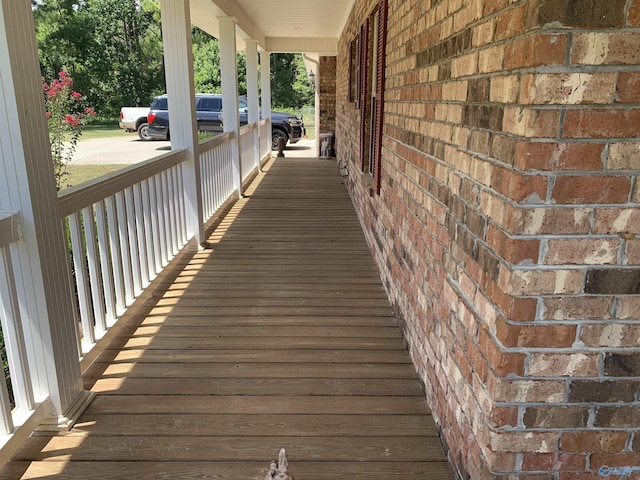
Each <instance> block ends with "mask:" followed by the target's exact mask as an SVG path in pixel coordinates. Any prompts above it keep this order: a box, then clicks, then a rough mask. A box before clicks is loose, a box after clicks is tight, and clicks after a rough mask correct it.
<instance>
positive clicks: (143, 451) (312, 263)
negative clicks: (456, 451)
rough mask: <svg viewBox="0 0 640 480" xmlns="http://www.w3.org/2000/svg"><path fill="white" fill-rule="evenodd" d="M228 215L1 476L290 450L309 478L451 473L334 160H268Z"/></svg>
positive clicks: (122, 472)
mask: <svg viewBox="0 0 640 480" xmlns="http://www.w3.org/2000/svg"><path fill="white" fill-rule="evenodd" d="M296 154H297V155H296ZM305 157H307V158H305ZM224 212H225V213H224V214H223V215H221V216H220V217H219V218H218V219H217V220H216V221H215V223H214V224H213V225H211V228H210V231H211V233H210V235H209V236H208V237H207V243H206V246H205V248H204V249H203V250H200V251H197V252H195V251H190V252H183V253H182V254H181V255H179V256H178V257H177V258H176V259H175V260H174V261H173V262H171V263H170V264H169V266H168V267H167V268H166V269H165V270H164V271H163V273H162V274H161V275H160V276H159V277H158V279H157V280H155V281H154V282H153V283H152V284H151V285H150V287H149V288H147V290H146V291H145V293H144V294H143V296H142V297H141V298H140V299H139V300H138V301H137V302H136V304H134V305H133V306H132V307H131V308H130V309H129V311H128V313H127V314H126V315H125V316H124V317H123V319H122V320H121V321H120V322H119V323H118V325H116V327H114V329H112V330H111V331H110V333H109V334H108V335H107V338H105V339H104V340H103V341H102V342H100V343H99V345H98V348H99V350H100V351H101V353H100V355H99V356H98V357H97V358H96V360H95V362H93V363H91V364H88V363H87V368H86V369H85V370H84V372H83V374H82V379H83V382H84V387H85V388H86V389H87V390H91V391H92V392H94V393H95V394H96V398H95V400H93V402H92V403H91V404H90V405H89V406H88V408H87V409H86V410H85V411H84V413H83V414H82V415H81V416H80V418H79V419H78V421H77V423H76V424H75V426H74V427H73V428H72V429H71V430H70V431H63V432H47V431H42V430H40V431H36V432H35V433H34V434H33V435H32V437H31V438H29V439H28V440H27V441H26V442H25V444H24V446H23V447H22V448H21V449H20V450H18V452H17V453H16V455H15V456H14V458H13V460H12V461H11V462H10V463H9V464H8V465H7V466H6V468H5V469H4V470H2V472H0V478H2V479H7V480H8V479H17V478H21V479H36V478H39V479H42V478H61V479H64V478H67V479H80V478H82V479H90V478H101V479H102V478H199V479H202V478H211V479H213V478H229V479H240V478H247V479H262V478H264V475H265V473H266V470H267V467H268V463H269V459H271V458H273V457H275V456H276V455H277V452H278V450H279V449H280V448H282V447H284V448H286V449H287V452H288V455H289V462H290V466H291V469H290V470H291V473H293V475H294V476H295V477H296V478H299V479H304V478H314V479H317V480H322V479H334V478H381V477H389V476H392V477H393V478H407V479H409V478H417V477H422V476H425V478H426V477H428V478H434V479H445V478H452V477H451V474H450V470H449V466H448V463H447V461H446V456H445V454H444V452H443V449H442V446H441V443H440V439H439V437H438V433H437V430H436V428H435V425H434V423H433V421H432V419H431V416H430V414H429V410H428V408H427V405H426V401H425V399H424V395H423V393H422V389H421V386H420V382H419V380H418V378H417V375H416V373H415V370H414V368H413V366H412V364H411V361H410V358H409V355H408V353H407V351H406V348H405V344H404V342H403V339H402V336H401V334H400V331H399V329H398V327H397V325H396V321H395V319H394V316H393V312H392V311H391V307H390V305H389V302H388V300H387V297H386V294H385V292H384V290H383V288H382V285H381V282H380V278H379V276H378V274H377V270H376V268H375V266H374V264H373V261H372V259H371V256H370V253H369V250H368V247H367V245H366V242H365V240H364V236H363V234H362V231H361V227H360V224H359V222H358V219H357V216H356V214H355V211H354V209H353V205H352V204H351V201H350V198H349V194H348V191H347V189H346V187H345V185H344V182H343V179H342V178H341V177H340V175H339V174H338V171H337V169H336V165H335V162H334V161H333V160H323V159H317V158H309V157H308V150H306V151H305V150H300V151H298V152H288V154H287V158H279V159H276V160H274V159H271V160H268V161H267V162H266V164H265V166H264V173H261V174H258V175H256V176H254V177H253V181H252V182H251V183H250V184H248V186H247V188H246V190H245V196H244V198H242V199H240V200H237V201H235V202H233V203H232V204H228V205H227V208H225V209H224ZM155 246H158V244H155Z"/></svg>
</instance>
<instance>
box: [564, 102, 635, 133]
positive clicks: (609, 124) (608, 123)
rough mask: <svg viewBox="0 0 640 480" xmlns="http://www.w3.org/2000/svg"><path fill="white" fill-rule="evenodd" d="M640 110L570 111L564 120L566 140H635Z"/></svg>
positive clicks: (600, 109) (599, 109)
mask: <svg viewBox="0 0 640 480" xmlns="http://www.w3.org/2000/svg"><path fill="white" fill-rule="evenodd" d="M639 130H640V109H637V108H636V109H602V108H597V109H591V110H570V111H568V112H567V114H566V116H565V119H564V131H563V136H564V138H635V137H637V136H638V131H639Z"/></svg>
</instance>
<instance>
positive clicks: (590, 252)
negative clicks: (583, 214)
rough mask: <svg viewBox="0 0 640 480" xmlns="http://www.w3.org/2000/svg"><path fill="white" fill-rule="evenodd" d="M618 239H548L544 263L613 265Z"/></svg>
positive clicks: (616, 258)
mask: <svg viewBox="0 0 640 480" xmlns="http://www.w3.org/2000/svg"><path fill="white" fill-rule="evenodd" d="M619 248H620V240H618V239H612V238H577V239H560V240H553V239H552V240H549V241H548V250H547V254H546V255H545V257H544V263H545V264H546V265H615V264H616V263H617V260H618V249H619Z"/></svg>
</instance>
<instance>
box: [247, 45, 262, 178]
mask: <svg viewBox="0 0 640 480" xmlns="http://www.w3.org/2000/svg"><path fill="white" fill-rule="evenodd" d="M246 45H247V48H246V54H247V100H248V103H249V123H252V124H254V125H255V128H254V129H253V154H254V155H255V163H256V168H257V169H258V171H260V125H259V122H260V101H259V98H258V95H259V94H258V42H257V41H255V40H246Z"/></svg>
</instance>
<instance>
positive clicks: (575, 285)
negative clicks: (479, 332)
mask: <svg viewBox="0 0 640 480" xmlns="http://www.w3.org/2000/svg"><path fill="white" fill-rule="evenodd" d="M583 282H584V272H583V271H580V270H511V269H509V268H506V267H504V266H502V267H501V268H500V275H499V277H498V285H499V286H500V288H502V289H503V291H504V292H505V293H507V294H510V295H528V296H533V295H552V294H558V295H560V294H564V295H572V294H577V293H580V292H581V291H582V286H583Z"/></svg>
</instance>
